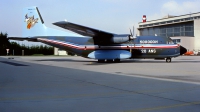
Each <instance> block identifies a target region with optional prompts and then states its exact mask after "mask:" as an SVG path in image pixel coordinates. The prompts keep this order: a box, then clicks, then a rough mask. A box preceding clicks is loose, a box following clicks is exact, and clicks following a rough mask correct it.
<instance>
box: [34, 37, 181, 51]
mask: <svg viewBox="0 0 200 112" xmlns="http://www.w3.org/2000/svg"><path fill="white" fill-rule="evenodd" d="M38 40H39V41H41V42H47V43H53V44H57V45H62V46H66V47H69V48H75V49H79V50H96V49H130V48H132V49H161V48H177V47H179V45H162V46H159V45H157V46H156V44H154V46H148V45H146V46H145V45H143V46H100V47H98V46H97V45H96V46H95V45H94V46H91V45H80V46H79V45H73V44H69V43H64V42H59V41H54V40H49V39H43V38H38Z"/></svg>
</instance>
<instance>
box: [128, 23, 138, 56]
mask: <svg viewBox="0 0 200 112" xmlns="http://www.w3.org/2000/svg"><path fill="white" fill-rule="evenodd" d="M129 29H130V28H129ZM135 39H136V36H134V26H133V31H131V29H130V35H129V42H130V52H131V54H132V46H133V43H132V40H133V42H134V47H135Z"/></svg>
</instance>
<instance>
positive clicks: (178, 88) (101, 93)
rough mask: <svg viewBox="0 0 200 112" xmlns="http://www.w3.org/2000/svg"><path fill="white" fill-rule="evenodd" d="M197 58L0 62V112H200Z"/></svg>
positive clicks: (18, 59) (199, 63) (27, 58)
mask: <svg viewBox="0 0 200 112" xmlns="http://www.w3.org/2000/svg"><path fill="white" fill-rule="evenodd" d="M199 67H200V56H180V57H177V58H173V59H172V62H171V63H166V62H165V60H154V59H143V60H142V59H134V60H122V61H121V63H97V61H96V60H92V59H85V58H82V57H78V56H74V57H70V56H67V57H63V56H35V57H34V56H24V57H22V56H12V57H11V56H2V57H0V112H14V111H15V112H18V111H20V112H35V111H37V112H44V111H48V112H55V111H56V112H58V111H59V112H80V111H81V112H169V111H170V112H188V111H190V112H200V68H199Z"/></svg>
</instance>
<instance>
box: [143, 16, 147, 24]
mask: <svg viewBox="0 0 200 112" xmlns="http://www.w3.org/2000/svg"><path fill="white" fill-rule="evenodd" d="M142 20H143V23H145V22H146V21H147V17H146V15H143V18H142Z"/></svg>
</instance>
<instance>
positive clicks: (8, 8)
mask: <svg viewBox="0 0 200 112" xmlns="http://www.w3.org/2000/svg"><path fill="white" fill-rule="evenodd" d="M199 4H200V0H79V1H78V0H48V1H47V0H1V6H0V31H1V32H3V33H4V32H7V33H8V36H16V37H20V36H22V20H23V18H24V15H22V10H23V8H24V7H29V6H37V7H38V8H39V10H40V13H41V15H42V18H43V20H44V23H45V25H46V26H47V27H51V28H55V29H59V30H63V31H66V30H65V29H62V28H59V27H57V26H55V25H53V24H52V23H54V22H58V21H63V20H65V19H66V20H67V21H69V22H72V23H76V24H80V25H84V26H88V27H91V28H95V29H100V30H103V31H106V32H111V33H115V34H127V33H129V28H131V29H132V28H133V26H135V28H137V27H138V23H139V22H142V16H143V15H146V16H147V21H150V20H155V19H160V18H162V17H164V16H166V15H168V14H169V15H174V16H178V15H183V14H189V13H196V12H200V7H199Z"/></svg>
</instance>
